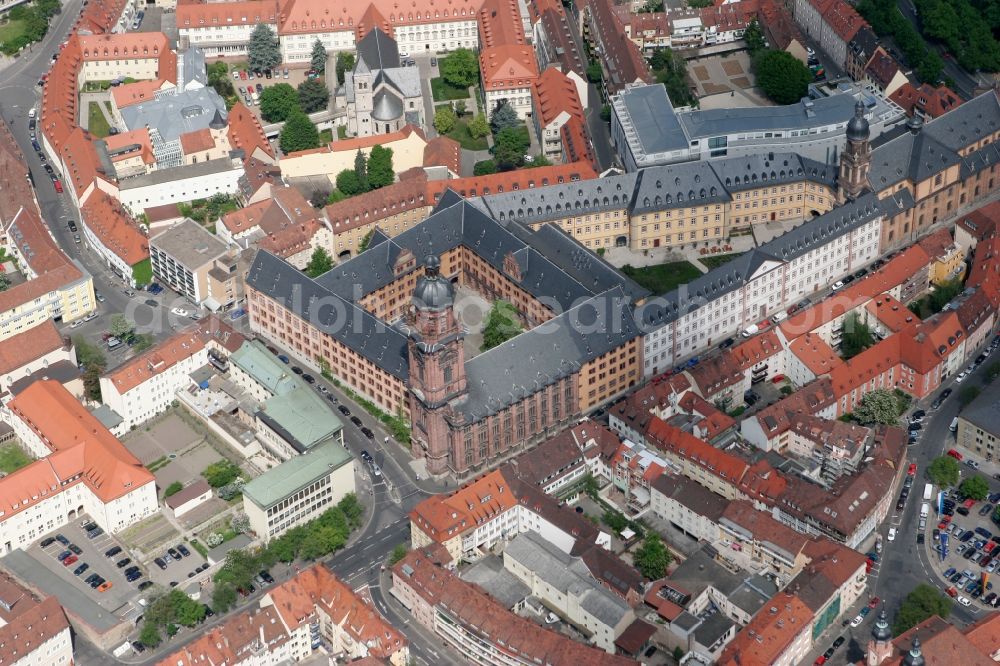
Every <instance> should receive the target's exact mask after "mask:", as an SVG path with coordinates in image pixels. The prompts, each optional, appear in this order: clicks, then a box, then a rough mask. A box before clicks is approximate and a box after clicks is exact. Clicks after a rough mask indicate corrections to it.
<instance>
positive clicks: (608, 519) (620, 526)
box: [601, 509, 628, 533]
mask: <svg viewBox="0 0 1000 666" xmlns="http://www.w3.org/2000/svg"><path fill="white" fill-rule="evenodd" d="M601 521H602V522H603V523H604V524H605V525H607V526H608V527H610V528H611V529H612V530H614V531H615V532H616V533H618V532H621V531H622V530H624V529H625V528H626V527H628V518H626V517H625V516H624V515H623V514H622V513H621V512H620V511H615V510H614V509H607V510H606V511H605V512H604V515H603V516H601Z"/></svg>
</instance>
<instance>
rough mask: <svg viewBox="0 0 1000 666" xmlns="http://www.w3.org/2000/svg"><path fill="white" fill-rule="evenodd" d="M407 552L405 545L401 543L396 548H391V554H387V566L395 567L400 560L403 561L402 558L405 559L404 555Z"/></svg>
mask: <svg viewBox="0 0 1000 666" xmlns="http://www.w3.org/2000/svg"><path fill="white" fill-rule="evenodd" d="M407 552H409V551H407V549H406V544H405V543H401V544H399V545H398V546H396V547H395V548H393V549H392V553H390V554H389V566H390V567H391V566H393V565H395V564H396V563H397V562H399V561H400V560H401V559H403V558H404V557H406V553H407Z"/></svg>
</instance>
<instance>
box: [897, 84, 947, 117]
mask: <svg viewBox="0 0 1000 666" xmlns="http://www.w3.org/2000/svg"><path fill="white" fill-rule="evenodd" d="M889 99H891V100H892V101H893V102H895V103H896V104H899V106H901V107H902V108H903V111H905V112H906V115H908V116H912V115H913V114H914V113H920V114H921V115H922V116H924V117H926V118H928V119H930V118H937V117H938V116H942V115H944V114H945V113H947V112H948V111H951V110H952V109H954V108H956V107H958V106H960V105H961V104H962V101H963V100H962V98H961V97H959V96H958V94H957V93H956V92H955V91H954V90H952V89H951V88H949V87H948V86H946V85H944V84H941V85H939V86H938V87H936V88H935V87H934V86H932V85H930V84H929V83H921V84H920V87H917V88H915V87H914V86H913V84H912V83H910V82H906V83H905V84H903V85H902V86H900V87H899V88H898V89H897V90H896V91H895V92H893V93H892V95H890V96H889Z"/></svg>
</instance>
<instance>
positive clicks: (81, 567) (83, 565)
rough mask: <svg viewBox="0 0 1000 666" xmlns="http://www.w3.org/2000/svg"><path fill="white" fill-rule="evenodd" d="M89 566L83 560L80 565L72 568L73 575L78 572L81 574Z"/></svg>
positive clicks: (77, 574) (76, 574)
mask: <svg viewBox="0 0 1000 666" xmlns="http://www.w3.org/2000/svg"><path fill="white" fill-rule="evenodd" d="M89 568H90V565H89V564H87V563H86V562H84V563H83V564H81V565H80V566H78V567H77V568H76V569H73V575H74V576H79V575H80V574H82V573H83V572H84V571H86V570H87V569H89Z"/></svg>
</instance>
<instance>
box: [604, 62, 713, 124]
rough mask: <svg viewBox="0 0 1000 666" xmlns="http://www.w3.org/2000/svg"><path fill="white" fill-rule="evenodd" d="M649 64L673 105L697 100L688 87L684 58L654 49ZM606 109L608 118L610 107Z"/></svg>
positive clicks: (686, 103) (685, 104)
mask: <svg viewBox="0 0 1000 666" xmlns="http://www.w3.org/2000/svg"><path fill="white" fill-rule="evenodd" d="M649 66H650V68H651V69H652V70H653V75H654V76H655V77H656V80H657V81H658V82H659V83H662V84H663V86H664V87H665V88H666V89H667V95H668V96H669V97H670V101H671V102H672V103H673V104H674V106H690V105H692V104H695V103H696V102H697V99H696V98H695V96H694V95H693V94H692V93H691V88H689V87H688V83H687V62H686V61H685V60H684V58H682V57H680V56H676V55H674V52H673V51H671V50H670V49H668V48H661V49H656V50H655V51H653V55H652V56H651V57H650V59H649ZM608 111H609V113H608V118H609V119H610V117H611V116H610V108H609V109H608ZM602 117H603V114H602Z"/></svg>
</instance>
